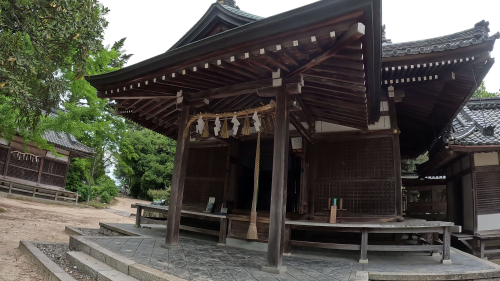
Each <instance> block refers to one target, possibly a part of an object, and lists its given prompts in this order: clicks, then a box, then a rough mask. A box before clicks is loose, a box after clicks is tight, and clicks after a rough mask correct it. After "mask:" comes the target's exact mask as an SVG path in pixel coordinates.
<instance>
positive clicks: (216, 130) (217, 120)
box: [200, 117, 221, 137]
mask: <svg viewBox="0 0 500 281" xmlns="http://www.w3.org/2000/svg"><path fill="white" fill-rule="evenodd" d="M200 118H201V117H200ZM220 127H221V124H220V119H219V117H217V118H216V119H215V128H214V134H215V136H217V137H218V136H219V132H220Z"/></svg>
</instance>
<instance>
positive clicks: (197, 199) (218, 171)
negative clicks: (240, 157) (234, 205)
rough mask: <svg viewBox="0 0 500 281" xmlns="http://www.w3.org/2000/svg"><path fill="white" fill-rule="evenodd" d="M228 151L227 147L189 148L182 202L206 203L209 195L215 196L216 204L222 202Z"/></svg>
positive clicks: (190, 203) (191, 203)
mask: <svg viewBox="0 0 500 281" xmlns="http://www.w3.org/2000/svg"><path fill="white" fill-rule="evenodd" d="M228 153H229V150H228V148H227V147H204V148H191V149H189V153H188V160H187V165H186V180H185V183H184V196H183V203H185V204H189V205H206V204H207V202H208V198H209V197H215V200H216V202H215V204H216V205H219V204H220V203H221V202H222V199H223V197H224V187H225V182H226V173H227V165H228Z"/></svg>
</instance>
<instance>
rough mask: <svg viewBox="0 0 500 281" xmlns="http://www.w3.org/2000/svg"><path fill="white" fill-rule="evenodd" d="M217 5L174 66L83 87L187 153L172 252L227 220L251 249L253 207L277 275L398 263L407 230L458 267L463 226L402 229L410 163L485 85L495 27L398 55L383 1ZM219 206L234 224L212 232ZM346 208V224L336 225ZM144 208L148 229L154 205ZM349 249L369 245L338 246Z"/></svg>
mask: <svg viewBox="0 0 500 281" xmlns="http://www.w3.org/2000/svg"><path fill="white" fill-rule="evenodd" d="M219 2H221V3H218V2H217V3H214V4H212V5H211V7H210V8H209V10H208V11H207V13H206V14H205V15H204V16H203V17H202V18H201V19H200V21H199V22H198V23H196V24H195V26H194V27H193V28H192V29H191V30H190V31H189V32H188V33H187V34H186V35H185V36H184V37H183V38H182V39H181V40H179V42H177V43H176V44H175V45H174V47H172V49H170V50H169V51H167V52H165V53H164V54H161V55H158V56H156V57H153V58H151V59H148V60H145V61H143V62H140V63H138V64H135V65H132V66H129V67H126V68H123V69H121V70H118V71H115V72H111V73H107V74H103V75H98V76H92V77H87V80H88V81H89V82H90V83H91V84H92V85H93V86H94V87H95V88H96V89H97V91H98V93H97V94H98V96H99V97H101V98H106V99H109V100H110V101H114V103H115V108H116V113H117V114H119V115H122V116H124V117H125V118H127V119H129V120H131V121H133V122H136V123H137V124H140V125H142V126H144V127H146V128H149V129H151V130H153V131H155V132H158V133H160V134H163V135H165V136H168V137H170V138H172V139H176V140H177V153H176V155H175V163H174V172H173V178H172V191H171V197H170V205H169V206H168V220H167V222H166V223H165V224H166V225H167V236H166V246H167V247H172V246H175V245H177V244H178V241H179V228H183V227H184V229H190V230H194V229H195V227H201V226H203V225H205V224H208V221H209V220H215V221H218V220H219V219H220V222H221V224H222V222H223V221H224V223H225V220H226V219H227V220H228V221H229V224H228V226H227V229H226V228H223V227H222V226H221V227H220V233H221V235H222V236H223V238H221V240H220V241H221V242H222V243H224V241H225V235H226V234H227V235H228V239H229V238H231V239H246V237H247V230H248V229H249V224H250V222H251V221H252V216H250V210H251V208H252V205H253V204H254V202H255V204H256V209H257V213H258V218H257V230H258V239H257V241H260V242H266V243H267V251H268V265H269V268H270V269H271V270H277V271H279V270H281V264H282V254H283V252H284V251H288V250H289V246H290V245H292V246H294V245H295V246H318V247H327V248H332V249H350V250H361V258H360V262H367V257H366V252H367V250H374V251H376V250H384V249H389V248H387V247H383V246H381V245H382V244H387V243H389V242H388V241H385V242H381V243H378V242H376V241H375V240H376V239H375V238H377V237H378V235H379V234H387V235H389V236H390V235H393V234H397V233H405V232H404V231H405V230H402V229H401V228H400V227H403V226H404V227H406V228H410V229H411V230H412V231H416V228H419V229H420V230H418V231H419V232H438V233H441V234H443V235H444V241H445V246H444V249H443V246H441V245H429V246H426V247H423V248H420V249H422V250H431V251H438V250H439V251H442V252H443V253H444V254H443V262H450V260H449V235H450V231H452V230H451V229H450V227H452V226H453V224H452V223H447V222H436V223H434V224H429V223H427V222H425V221H424V222H413V224H411V223H412V222H410V221H406V222H401V221H402V216H403V211H402V194H401V165H400V162H401V157H405V158H408V157H409V158H413V157H417V156H418V155H420V154H422V153H424V152H425V151H426V150H427V149H428V148H429V146H430V145H431V143H432V142H433V140H434V138H435V135H437V134H439V133H440V132H441V131H443V130H444V129H445V128H446V127H447V125H448V124H449V122H450V120H453V118H454V116H455V115H456V114H457V113H458V112H459V111H460V109H461V108H462V106H463V104H464V103H465V102H466V101H467V100H468V99H469V97H470V96H471V95H472V93H473V92H474V91H475V89H476V86H477V85H476V83H477V84H479V83H480V82H481V81H482V79H483V78H484V76H485V75H486V74H487V72H488V70H489V68H490V67H491V65H492V64H493V59H491V58H490V57H489V51H491V50H492V48H493V44H494V42H495V39H496V36H495V37H488V32H489V30H488V24H487V23H486V22H480V23H478V24H477V25H476V26H475V27H473V28H471V29H469V30H466V31H463V32H459V33H456V34H452V35H447V36H443V37H439V38H433V39H430V40H423V41H415V42H408V43H400V44H393V43H392V42H390V40H387V39H386V38H385V35H384V32H383V27H382V24H381V17H382V10H381V1H380V0H360V1H347V0H337V1H319V2H316V3H313V4H310V5H307V6H304V7H301V8H298V9H295V10H292V11H289V12H285V13H282V14H279V15H276V16H272V17H269V18H261V17H258V16H254V15H251V14H248V13H246V12H243V11H241V10H240V9H239V8H237V7H236V5H235V4H234V1H226V2H225V3H223V2H224V1H219ZM233 113H234V116H233V117H232V118H231V116H232V114H233ZM252 115H254V117H255V119H253V120H255V123H253V124H252V125H251V129H250V132H249V133H248V134H245V133H244V132H245V127H247V128H246V129H248V126H246V125H244V124H246V123H247V120H248V119H249V117H250V118H251V117H252ZM228 116H229V117H228ZM219 117H221V118H219ZM196 119H198V125H196V126H195V125H194V124H193V125H192V126H189V125H190V124H191V123H193V121H194V120H196ZM235 120H236V121H235ZM238 120H239V121H238ZM222 123H224V125H223V126H222ZM227 123H230V124H227ZM195 124H196V123H195ZM200 124H205V127H208V130H206V129H205V127H204V126H203V125H200ZM238 124H241V125H243V129H242V128H241V127H238ZM199 126H201V127H199ZM228 126H229V128H228ZM258 126H260V127H259V133H257V127H258ZM221 127H222V128H221ZM231 127H232V128H233V129H234V130H231ZM202 131H203V133H202ZM258 136H260V138H259V140H257V139H258ZM257 147H258V149H257ZM256 151H260V153H257V152H256ZM257 156H259V158H260V160H259V161H258V163H259V164H260V167H259V169H258V170H259V171H260V177H259V180H258V192H257V193H254V178H255V177H254V175H255V174H256V173H255V172H256V169H255V163H256V158H257ZM210 197H214V198H215V205H214V209H215V212H216V213H218V214H219V215H220V211H221V209H222V208H224V209H225V208H227V209H228V214H227V216H226V215H223V216H222V217H217V215H215V214H210V216H205V218H206V219H205V220H204V219H203V218H204V217H203V213H202V212H201V211H202V210H204V209H205V206H206V205H207V202H208V199H209V198H210ZM252 197H253V198H257V200H256V201H252ZM335 199H342V200H341V201H342V203H341V204H340V205H342V206H339V212H340V214H341V215H342V220H343V222H342V223H337V224H328V223H325V221H326V220H327V213H329V211H330V205H332V202H333V201H335ZM137 207H138V208H139V212H138V220H139V222H140V219H141V215H140V209H141V208H146V207H147V206H139V205H137ZM181 216H182V218H183V219H182V224H181ZM200 218H201V219H200ZM188 219H189V220H193V221H189V220H188ZM196 219H198V222H195V221H194V220H196ZM397 221H399V222H400V223H399V224H398V223H397ZM187 224H189V225H187ZM336 227H339V228H336ZM345 227H347V228H345ZM340 228H342V229H340ZM339 229H340V230H339ZM346 229H348V230H349V231H351V232H355V233H356V234H355V235H354V236H352V235H351V236H349V235H345V234H344V232H346V231H347V232H349V231H348V230H346ZM210 231H212V232H214V230H213V229H212V230H210ZM407 231H410V230H407ZM212 232H210V233H212ZM416 232H417V231H416ZM207 233H208V232H207ZM216 233H219V232H218V231H216ZM368 233H370V244H369V243H368ZM381 236H383V235H381ZM396 236H397V235H396ZM350 237H358V238H356V239H361V245H360V243H359V241H358V243H357V244H356V243H354V244H346V245H342V243H339V242H342V241H344V242H345V241H347V240H349V238H350ZM391 237H393V236H391ZM372 238H373V239H375V240H374V241H373V243H374V244H373V245H371V243H372ZM380 238H381V239H384V237H380ZM396 240H397V239H396ZM391 241H392V242H394V243H396V245H400V246H395V247H396V248H392V249H393V250H403V251H405V250H407V248H405V247H406V246H404V245H401V241H400V240H399V242H398V241H394V237H393V238H392V240H391ZM398 243H399V244H398ZM446 245H448V248H447V246H446ZM398 247H399V248H398ZM269 268H268V269H269Z"/></svg>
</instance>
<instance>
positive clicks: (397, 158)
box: [389, 98, 403, 217]
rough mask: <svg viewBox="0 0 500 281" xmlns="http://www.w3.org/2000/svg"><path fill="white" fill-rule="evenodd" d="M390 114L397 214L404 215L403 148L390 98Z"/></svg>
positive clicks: (393, 106)
mask: <svg viewBox="0 0 500 281" xmlns="http://www.w3.org/2000/svg"><path fill="white" fill-rule="evenodd" d="M389 114H390V116H389V117H390V119H391V129H392V130H393V131H394V135H393V136H392V149H393V155H394V156H393V157H394V185H395V187H394V188H395V190H394V191H395V192H394V193H395V197H396V198H395V201H394V204H395V206H394V207H395V213H396V214H395V215H396V216H399V217H403V190H402V188H403V181H402V179H401V176H402V175H401V148H400V145H399V127H398V117H397V113H396V105H395V103H394V99H392V98H389Z"/></svg>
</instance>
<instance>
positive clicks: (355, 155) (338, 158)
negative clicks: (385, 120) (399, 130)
mask: <svg viewBox="0 0 500 281" xmlns="http://www.w3.org/2000/svg"><path fill="white" fill-rule="evenodd" d="M316 149H317V150H316V152H317V160H316V161H317V163H316V164H317V165H316V176H315V179H314V186H313V189H314V212H315V213H323V212H324V210H325V209H326V208H327V205H328V198H343V199H344V200H343V201H344V206H343V207H344V208H345V209H347V212H348V213H353V214H378V215H394V214H395V177H394V170H395V169H394V154H393V147H392V137H378V138H365V139H357V140H351V141H344V142H334V143H318V144H317V148H316Z"/></svg>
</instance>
